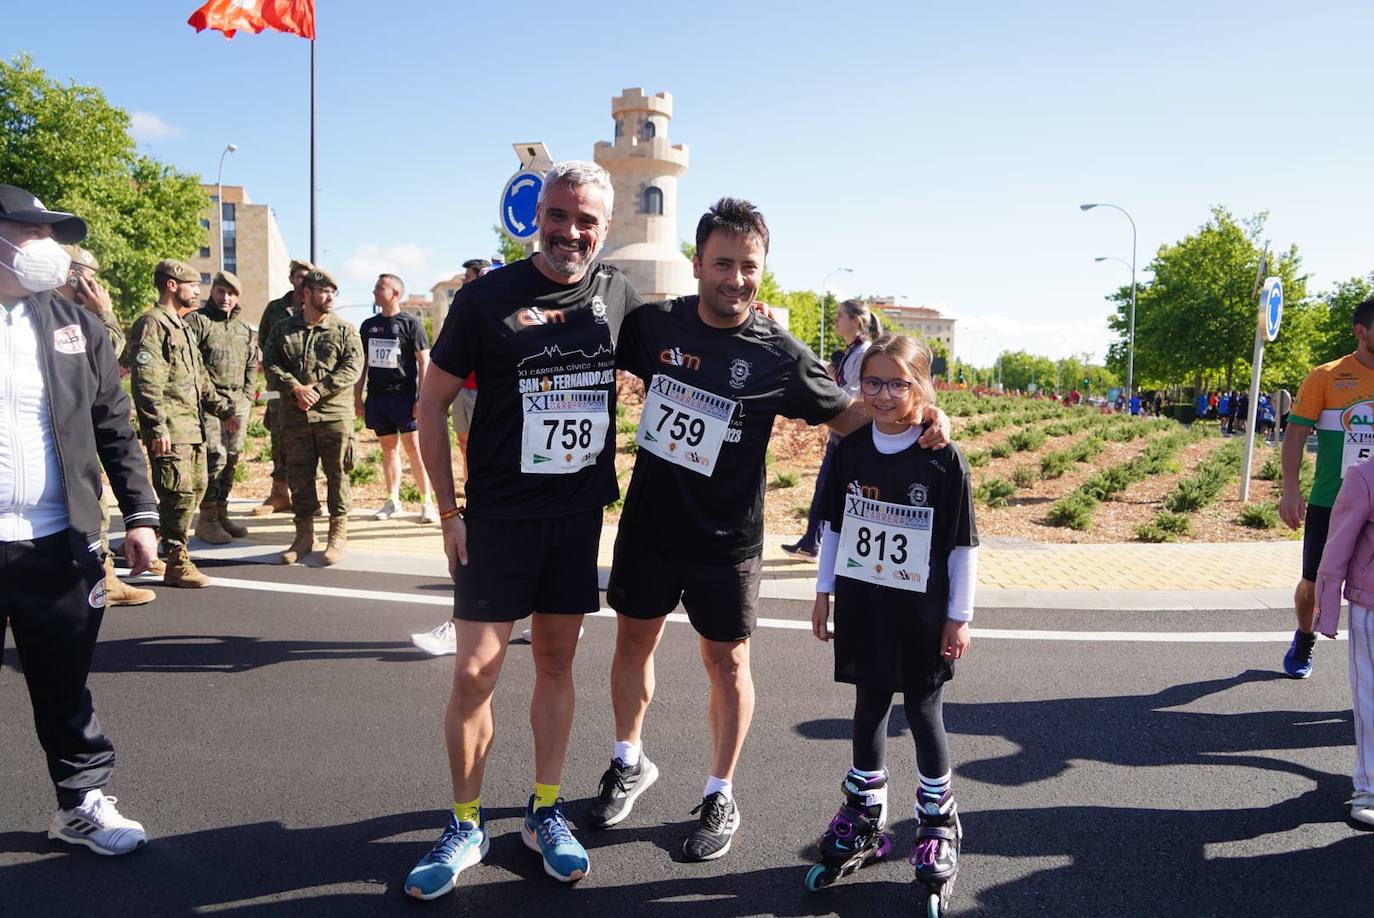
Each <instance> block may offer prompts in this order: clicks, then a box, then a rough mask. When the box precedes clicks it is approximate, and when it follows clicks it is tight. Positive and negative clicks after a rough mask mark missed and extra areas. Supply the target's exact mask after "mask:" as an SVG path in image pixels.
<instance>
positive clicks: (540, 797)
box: [405, 162, 640, 898]
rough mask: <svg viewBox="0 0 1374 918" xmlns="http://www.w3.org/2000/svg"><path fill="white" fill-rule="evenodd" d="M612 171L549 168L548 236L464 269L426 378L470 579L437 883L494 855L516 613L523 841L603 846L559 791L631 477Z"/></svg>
mask: <svg viewBox="0 0 1374 918" xmlns="http://www.w3.org/2000/svg"><path fill="white" fill-rule="evenodd" d="M613 194H614V192H613V191H612V188H611V183H610V177H609V176H608V175H607V174H606V172H605V170H604V169H602V168H601V167H600V166H596V165H594V164H592V163H579V162H571V163H560V164H558V165H556V166H554V168H553V169H552V170H550V171H549V173H548V174H547V175H546V176H545V179H544V186H543V190H542V192H541V194H540V202H539V207H538V216H537V220H538V224H539V241H540V251H539V253H538V254H536V255H534V256H533V257H532V258H528V259H525V260H524V261H520V262H516V263H515V264H512V265H510V266H508V267H506V268H504V269H502V270H500V271H494V272H492V273H490V274H487V275H485V276H483V277H479V278H477V279H476V280H474V281H472V282H471V283H468V284H464V285H463V287H462V289H461V290H459V291H458V293H457V295H455V296H454V298H453V305H452V307H451V308H450V310H449V314H448V318H447V320H446V321H445V322H444V328H443V330H442V331H441V332H440V334H439V336H438V340H437V341H436V342H435V345H434V350H433V351H432V353H431V357H432V360H431V365H430V370H429V373H428V375H427V376H426V377H425V382H424V386H423V387H422V388H421V390H420V449H421V451H422V452H423V453H424V457H425V464H426V465H427V466H428V468H429V470H430V474H431V476H432V477H433V480H434V485H435V489H436V491H437V492H438V498H439V506H440V509H441V511H442V512H441V513H440V519H441V520H442V523H443V527H444V550H445V552H446V554H447V555H448V559H449V570H450V572H451V573H452V575H453V578H454V581H455V590H454V613H453V614H454V622H453V624H454V629H455V637H456V647H457V657H456V662H455V668H454V677H453V690H452V695H451V697H450V700H449V705H448V711H447V714H446V716H445V721H444V728H445V736H446V739H447V741H448V751H449V767H450V770H451V772H452V778H453V801H454V811H453V814H452V818H451V819H450V824H449V827H448V829H446V830H445V833H444V835H442V836H441V837H440V839H439V842H438V843H437V844H436V845H435V846H434V849H433V850H432V851H430V853H429V854H428V855H426V856H425V857H424V858H423V859H422V860H421V861H420V863H419V864H418V865H416V867H415V869H414V870H413V871H412V872H411V875H410V876H409V877H408V878H407V880H406V883H405V886H406V892H407V893H409V894H410V895H413V896H417V897H420V898H434V897H436V896H439V895H442V894H444V893H445V892H447V891H448V890H449V889H452V886H453V882H454V879H455V878H456V876H457V873H458V871H460V870H461V869H463V867H465V866H468V865H470V864H472V863H476V862H477V861H479V860H480V859H481V856H482V854H481V853H482V852H483V851H485V850H486V848H487V843H486V834H485V827H484V823H483V820H482V810H481V798H480V793H481V784H482V773H483V770H484V768H485V766H486V757H487V752H488V750H489V749H490V745H491V738H492V734H493V731H494V725H493V721H492V710H491V699H492V693H493V691H494V690H495V688H496V682H497V679H498V678H499V675H500V671H501V664H502V662H503V660H504V659H505V653H506V645H507V643H508V642H509V640H510V636H511V629H512V626H513V625H514V623H515V622H516V621H518V620H519V619H522V618H524V617H525V616H527V615H530V614H531V613H533V614H534V625H533V644H532V650H533V658H534V667H535V679H534V693H533V699H532V701H531V704H530V723H531V726H532V727H533V729H534V759H535V761H534V779H535V785H534V793H533V795H532V796H531V797H530V800H529V804H528V806H527V808H526V813H525V825H524V830H523V833H524V841H525V844H526V845H527V846H529V847H530V848H533V849H534V850H536V851H538V852H539V853H540V854H541V855H542V856H543V859H544V870H545V872H547V873H548V874H550V875H551V876H553V877H555V878H557V879H559V880H564V881H571V880H577V879H580V878H582V877H583V876H585V875H586V873H587V870H588V861H587V854H586V851H585V850H584V849H583V848H582V846H581V845H580V844H579V843H578V842H577V840H576V839H575V838H574V837H573V835H572V832H571V831H570V830H569V828H568V824H567V821H566V819H564V817H563V813H562V806H561V800H560V798H559V795H558V789H559V784H560V782H561V780H562V770H563V760H564V757H565V754H566V752H567V747H568V741H569V738H570V736H571V732H572V720H573V681H572V661H573V655H574V652H575V651H576V649H577V637H578V631H579V629H580V628H581V625H582V617H583V615H585V614H586V613H588V612H594V611H596V610H597V609H598V608H599V607H600V595H599V591H598V583H597V570H596V558H597V547H598V543H599V541H600V533H601V514H602V509H603V508H604V507H605V505H606V504H608V503H610V502H611V501H613V500H615V499H616V497H617V496H618V495H619V488H618V486H617V484H616V479H615V468H614V465H613V458H614V455H613V454H614V450H615V440H614V437H615V424H614V420H615V342H616V338H617V337H618V335H619V333H620V327H621V323H622V321H623V320H624V318H625V315H626V314H627V313H628V312H630V311H631V310H633V309H635V308H637V307H638V306H639V305H640V302H639V297H638V295H637V294H635V292H634V289H633V288H632V287H631V286H630V284H629V283H628V282H627V281H626V280H625V278H624V277H623V276H622V275H621V274H620V272H618V271H616V270H615V269H614V268H611V267H608V266H604V265H599V264H596V263H595V261H594V260H595V258H596V255H597V253H598V252H599V251H600V249H601V245H602V243H603V241H604V240H605V237H606V232H607V229H608V227H609V224H610V218H611V213H612V203H613V202H612V198H613ZM472 372H476V374H477V384H478V386H479V387H480V389H481V393H482V397H481V398H480V399H478V400H477V404H476V409H475V412H474V416H473V419H472V431H471V436H470V439H469V441H468V463H469V468H468V482H467V508H466V511H465V512H464V511H462V509H461V508H458V507H457V506H455V504H456V501H455V499H454V496H453V494H454V487H453V469H452V466H451V465H450V461H451V458H450V447H449V437H448V426H447V423H446V420H447V412H448V410H449V406H450V405H451V404H452V403H453V400H454V398H455V397H457V395H458V392H459V390H460V389H461V388H462V385H463V380H464V378H465V377H466V376H467V375H468V374H469V373H472Z"/></svg>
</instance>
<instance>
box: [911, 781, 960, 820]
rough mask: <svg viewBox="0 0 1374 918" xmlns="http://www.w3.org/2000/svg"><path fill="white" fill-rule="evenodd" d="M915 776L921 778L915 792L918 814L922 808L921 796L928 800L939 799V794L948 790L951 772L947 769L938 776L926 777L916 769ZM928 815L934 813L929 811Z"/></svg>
mask: <svg viewBox="0 0 1374 918" xmlns="http://www.w3.org/2000/svg"><path fill="white" fill-rule="evenodd" d="M916 777H918V778H920V780H921V784H920V788H919V789H918V790H917V792H916V815H917V816H920V815H921V810H922V806H921V798H922V797H925V798H926V799H928V800H939V799H940V797H941V795H943V794H944V792H945V791H947V790H949V785H950V778H951V773H950V772H948V771H947V772H945V773H944V774H942V775H940V777H938V778H927V777H926V776H925V775H923V774H921V773H920V772H919V771H917V772H916ZM930 815H932V816H934V815H936V814H935V813H931V814H930Z"/></svg>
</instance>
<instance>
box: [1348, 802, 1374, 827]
mask: <svg viewBox="0 0 1374 918" xmlns="http://www.w3.org/2000/svg"><path fill="white" fill-rule="evenodd" d="M1350 818H1351V819H1353V820H1355V821H1356V822H1362V823H1364V824H1365V825H1367V826H1374V794H1356V795H1355V796H1354V797H1352V798H1351V800H1350Z"/></svg>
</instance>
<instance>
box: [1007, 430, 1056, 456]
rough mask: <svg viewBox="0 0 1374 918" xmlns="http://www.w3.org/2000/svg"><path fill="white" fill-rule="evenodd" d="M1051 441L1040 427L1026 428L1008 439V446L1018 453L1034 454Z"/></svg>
mask: <svg viewBox="0 0 1374 918" xmlns="http://www.w3.org/2000/svg"><path fill="white" fill-rule="evenodd" d="M1047 439H1049V438H1048V437H1046V436H1045V432H1044V431H1043V430H1041V429H1040V428H1038V427H1024V428H1022V429H1021V430H1018V431H1016V432H1015V433H1014V434H1012V435H1011V436H1010V437H1007V444H1008V445H1010V446H1011V448H1012V449H1014V450H1016V452H1018V453H1028V452H1033V451H1035V450H1037V449H1039V448H1040V447H1042V446H1044V445H1045V441H1046V440H1047Z"/></svg>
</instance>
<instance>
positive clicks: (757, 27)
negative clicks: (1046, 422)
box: [0, 0, 1374, 363]
mask: <svg viewBox="0 0 1374 918" xmlns="http://www.w3.org/2000/svg"><path fill="white" fill-rule="evenodd" d="M197 5H198V3H197V0H158V2H152V0H127V2H120V3H95V2H83V3H80V4H75V3H29V4H23V5H17V4H16V5H12V6H13V8H11V9H8V10H7V11H6V13H5V17H4V22H5V28H4V31H3V35H0V53H3V54H4V55H5V56H6V57H9V56H12V55H13V54H14V53H16V52H18V51H21V50H23V51H28V52H30V53H31V54H32V55H33V56H34V58H35V59H36V61H37V63H38V64H39V66H41V67H43V68H45V69H46V70H47V71H48V72H49V73H50V75H52V76H54V77H56V78H58V79H61V80H64V81H66V80H74V81H76V82H79V83H86V84H95V85H97V86H99V87H101V88H102V89H103V90H104V91H105V93H106V95H107V96H108V97H109V98H110V100H111V101H112V102H114V103H115V104H117V105H120V106H122V107H124V108H125V109H127V110H129V111H131V112H138V113H142V114H140V115H139V124H140V130H139V136H140V138H141V139H140V147H141V148H142V149H144V150H145V151H146V152H148V153H150V154H152V155H154V156H157V157H158V158H160V159H163V160H166V161H169V162H171V163H173V164H175V165H176V166H177V167H179V168H181V169H185V170H190V171H196V172H199V173H201V174H202V175H203V176H205V177H206V180H207V181H213V180H214V173H215V168H216V164H217V162H218V158H219V153H220V151H221V150H222V149H223V148H224V145H225V144H226V143H231V142H232V143H236V144H238V145H239V148H240V150H239V152H238V153H237V154H234V155H231V156H230V157H229V158H228V160H227V161H226V164H225V175H224V179H225V182H226V183H227V184H242V185H245V186H246V187H247V188H248V191H249V194H250V195H251V196H252V198H253V199H254V200H255V201H257V202H259V203H267V204H271V205H272V206H273V207H274V208H275V210H276V213H277V218H278V220H279V222H280V225H281V228H282V232H283V233H284V234H285V236H286V241H287V244H288V246H289V248H290V249H291V251H292V253H293V254H297V253H308V244H309V239H308V219H309V213H308V196H307V184H308V147H307V142H308V134H307V124H308V121H307V119H308V103H309V99H308V82H307V80H308V66H309V63H308V62H309V49H308V45H307V43H306V42H304V41H302V40H301V39H298V38H295V37H292V36H285V35H278V34H274V33H270V32H264V33H263V34H262V35H256V36H255V35H251V34H240V35H239V36H238V37H236V38H235V39H234V40H233V41H232V42H228V41H225V40H224V38H223V37H222V36H221V35H220V34H219V33H212V32H205V33H201V34H199V35H197V34H196V33H195V32H194V31H192V29H191V28H190V27H189V26H187V25H186V24H185V20H186V18H187V17H188V16H189V15H190V14H191V12H192V11H193V10H194V9H195V8H196V6H197ZM517 9H518V12H513V11H514V10H517ZM317 21H318V30H319V42H318V49H317V50H318V57H319V83H318V93H319V144H320V178H319V185H320V196H319V219H320V248H321V255H320V261H321V262H322V263H323V264H324V265H325V266H327V267H329V268H331V269H332V270H334V271H335V272H336V273H337V274H338V275H339V276H340V277H341V280H342V281H343V283H344V294H345V296H344V298H345V300H346V301H349V302H364V301H367V300H368V299H369V295H368V291H369V290H370V289H371V283H372V280H373V279H374V278H375V275H376V273H377V272H378V271H379V270H383V269H389V270H395V271H397V273H400V274H401V275H402V276H403V277H405V278H406V280H407V282H408V283H409V284H410V286H411V288H412V289H415V290H422V291H425V290H427V288H428V286H429V284H430V283H432V282H433V281H434V280H436V279H438V278H439V277H441V276H446V275H448V274H450V273H453V272H454V271H456V270H457V268H458V265H459V264H460V263H461V262H462V261H463V260H464V259H466V258H470V257H473V256H475V255H489V254H490V253H491V252H492V251H493V249H494V247H495V240H494V237H493V234H492V232H491V226H492V224H493V223H494V222H495V220H496V208H497V196H498V194H499V191H500V188H501V186H502V184H503V182H504V180H505V179H506V178H507V177H508V176H509V175H510V173H511V172H512V171H513V170H514V167H515V165H516V162H515V157H514V155H513V153H512V152H511V149H510V144H511V143H512V142H515V141H525V140H543V141H544V142H546V143H547V144H548V145H549V147H550V148H551V150H552V151H553V153H554V155H555V156H556V157H558V158H583V159H590V158H591V155H592V145H593V144H594V143H595V142H596V141H598V140H609V139H611V126H612V125H611V118H610V99H611V97H612V96H614V95H616V94H617V93H619V92H620V91H621V90H622V89H623V88H625V87H629V86H642V87H644V89H645V90H646V91H648V92H650V93H653V92H658V91H662V90H667V91H669V92H671V93H672V94H673V97H674V104H675V117H674V119H673V123H672V130H671V135H670V136H671V137H672V139H673V141H674V142H676V143H685V144H687V145H688V147H689V148H690V151H691V168H690V170H689V172H688V173H687V175H686V176H685V178H684V180H683V182H682V186H681V197H680V202H679V217H680V225H679V227H678V231H679V234H680V235H681V236H683V237H684V238H685V237H686V236H688V235H689V234H690V233H691V232H692V229H693V227H694V225H695V219H696V217H697V216H698V215H699V214H700V213H701V212H702V211H703V210H704V209H705V208H706V207H707V206H708V205H709V204H710V202H711V201H712V200H714V199H715V198H716V197H719V196H720V195H722V194H734V195H740V196H744V197H747V198H749V199H751V200H753V201H754V202H755V203H756V204H758V205H759V207H760V208H761V209H762V210H763V211H764V213H765V214H766V215H767V216H768V219H769V223H770V226H771V228H772V231H773V250H772V255H771V266H772V268H773V270H774V271H775V272H776V274H777V276H778V278H779V280H780V281H781V283H782V284H783V286H784V287H786V288H789V289H790V288H813V289H814V288H816V287H818V286H819V285H820V284H821V282H822V280H823V279H824V277H825V276H826V275H827V274H828V273H829V272H830V270H831V269H832V268H835V267H839V266H846V267H852V268H853V269H854V273H853V274H852V275H848V276H845V275H841V276H840V277H839V279H838V281H837V282H836V283H835V284H834V285H833V286H834V289H836V290H837V292H839V293H841V294H859V293H864V294H892V295H903V296H905V297H906V298H907V302H911V303H921V304H929V305H936V306H939V307H940V308H942V309H944V310H945V311H946V312H948V313H949V314H952V315H954V316H956V317H958V318H959V319H960V331H959V337H960V347H959V350H960V352H961V356H964V357H966V358H970V359H973V360H975V361H976V362H980V363H987V362H990V361H991V359H992V358H993V357H994V356H995V354H996V353H997V351H998V350H999V349H1001V348H1004V347H1005V348H1019V347H1024V348H1026V349H1028V350H1031V351H1035V352H1039V353H1044V354H1049V355H1051V356H1061V355H1063V354H1066V353H1069V352H1073V351H1081V350H1088V351H1091V352H1093V353H1094V354H1096V355H1099V356H1100V355H1101V353H1102V352H1103V350H1104V349H1105V346H1106V343H1107V333H1106V330H1105V326H1104V321H1105V315H1106V312H1107V308H1106V306H1105V304H1104V303H1103V300H1102V297H1103V296H1104V295H1105V294H1106V293H1107V292H1109V291H1110V290H1111V289H1113V288H1115V287H1116V286H1118V285H1122V284H1125V283H1126V282H1127V280H1128V273H1127V271H1126V269H1125V268H1123V267H1122V266H1121V265H1118V264H1115V263H1113V262H1106V263H1103V264H1096V263H1094V262H1093V256H1095V255H1107V256H1116V257H1120V258H1124V259H1127V260H1129V258H1130V254H1131V250H1130V246H1131V235H1130V226H1129V224H1128V223H1127V222H1126V220H1125V218H1124V217H1122V216H1121V215H1120V214H1117V213H1115V212H1113V211H1108V210H1105V209H1098V210H1095V211H1092V212H1090V213H1086V214H1085V213H1081V212H1080V211H1079V210H1078V207H1077V205H1078V204H1079V203H1081V202H1084V201H1092V200H1099V201H1111V202H1114V203H1117V204H1120V205H1122V206H1123V207H1125V208H1127V209H1128V210H1130V211H1131V213H1132V214H1133V216H1134V217H1135V220H1136V224H1137V225H1138V227H1139V231H1140V241H1139V255H1138V261H1139V263H1140V264H1141V266H1142V267H1143V266H1144V265H1146V264H1148V262H1149V261H1150V258H1151V255H1152V253H1153V252H1154V250H1155V249H1156V248H1157V247H1158V246H1159V245H1160V244H1162V243H1166V242H1170V241H1173V240H1176V239H1178V238H1180V237H1182V236H1183V235H1185V234H1187V233H1188V232H1190V231H1191V230H1193V229H1194V228H1195V227H1197V226H1198V225H1199V224H1201V223H1202V222H1204V221H1205V220H1206V218H1207V215H1208V208H1209V207H1210V206H1211V205H1213V204H1221V205H1224V206H1226V207H1229V208H1230V209H1231V210H1232V211H1233V212H1235V213H1237V214H1238V215H1247V214H1250V213H1253V212H1255V211H1258V210H1268V211H1269V212H1270V215H1271V216H1270V221H1269V224H1268V230H1267V233H1266V235H1267V237H1268V238H1270V239H1272V240H1273V243H1274V244H1275V245H1276V246H1287V245H1288V244H1289V243H1293V242H1296V243H1297V244H1298V245H1299V246H1300V247H1301V249H1302V252H1303V255H1304V259H1305V265H1306V270H1307V271H1309V272H1310V273H1311V274H1312V285H1313V287H1314V289H1324V288H1327V287H1329V286H1331V285H1332V284H1333V283H1334V282H1336V281H1338V280H1340V279H1343V278H1346V277H1349V276H1351V275H1355V274H1365V273H1368V272H1369V271H1371V270H1374V247H1372V246H1371V236H1374V229H1371V227H1372V226H1374V222H1371V220H1370V217H1369V215H1370V214H1371V213H1372V212H1374V206H1372V205H1374V169H1371V154H1370V151H1371V150H1374V121H1372V120H1371V118H1370V117H1369V114H1370V111H1369V109H1370V103H1369V98H1370V96H1369V85H1370V77H1369V74H1368V69H1369V68H1368V66H1367V64H1365V63H1364V62H1365V61H1367V59H1368V54H1369V49H1370V47H1371V46H1374V42H1372V41H1371V39H1372V38H1374V26H1372V25H1371V24H1372V23H1374V17H1372V16H1371V15H1370V14H1369V11H1368V7H1367V6H1364V5H1362V4H1356V3H1336V2H1321V0H1314V2H1308V3H1303V4H1301V5H1300V6H1297V7H1294V6H1293V5H1291V4H1280V3H1276V2H1250V3H1240V2H1227V3H1206V2H1198V0H1192V2H1175V0H1157V2H1154V3H1149V4H1145V3H1132V4H1116V3H1102V2H1053V0H1050V2H1043V3H1038V4H1021V3H1017V4H1011V3H981V4H974V3H968V4H954V3H939V4H934V3H928V2H914V3H913V2H906V3H887V2H869V3H857V4H850V5H845V4H835V3H816V2H811V0H800V2H792V3H755V4H745V3H729V2H715V0H697V2H691V3H672V4H664V3H656V2H641V3H623V2H622V3H614V2H613V3H603V4H591V5H587V4H567V5H561V6H560V5H555V4H549V3H543V2H531V3H525V4H498V3H487V4H466V3H465V4H447V3H438V2H428V3H426V2H418V0H391V2H388V3H377V2H360V0H317Z"/></svg>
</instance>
